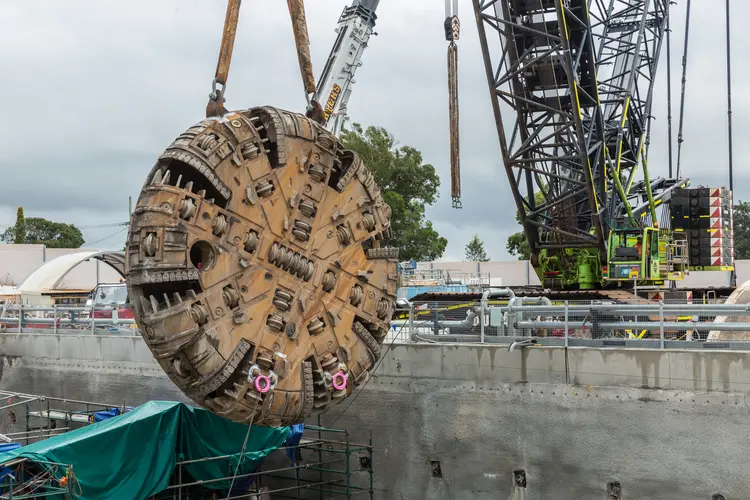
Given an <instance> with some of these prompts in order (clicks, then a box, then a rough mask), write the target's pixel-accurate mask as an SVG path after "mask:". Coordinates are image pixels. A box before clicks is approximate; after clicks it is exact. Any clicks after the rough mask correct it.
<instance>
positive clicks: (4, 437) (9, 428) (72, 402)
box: [0, 390, 129, 445]
mask: <svg viewBox="0 0 750 500" xmlns="http://www.w3.org/2000/svg"><path fill="white" fill-rule="evenodd" d="M128 408H129V407H127V406H125V405H116V404H107V403H100V402H92V401H79V400H76V399H62V398H54V397H49V396H40V395H35V394H24V393H21V392H11V391H3V390H0V443H13V442H15V443H19V444H22V445H27V444H31V443H34V442H36V441H40V440H42V439H47V438H50V437H52V436H56V435H58V434H62V433H64V432H67V431H69V430H72V429H76V428H78V427H81V426H83V425H87V424H90V423H93V422H94V420H95V415H96V414H97V413H99V412H110V411H112V410H114V409H116V410H118V411H119V413H123V412H125V411H126V409H128Z"/></svg>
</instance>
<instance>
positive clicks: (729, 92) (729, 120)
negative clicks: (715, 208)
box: [727, 0, 734, 191]
mask: <svg viewBox="0 0 750 500" xmlns="http://www.w3.org/2000/svg"><path fill="white" fill-rule="evenodd" d="M730 33H731V32H730V28H729V0H727V126H728V127H729V190H730V191H732V190H733V189H734V178H733V172H732V163H733V161H732V156H733V155H732V57H731V48H732V44H731V39H730Z"/></svg>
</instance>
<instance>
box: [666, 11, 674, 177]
mask: <svg viewBox="0 0 750 500" xmlns="http://www.w3.org/2000/svg"><path fill="white" fill-rule="evenodd" d="M667 8H669V3H667ZM667 135H668V136H669V143H668V144H669V148H668V151H669V178H670V179H671V178H672V142H673V139H672V30H671V29H670V28H669V11H667Z"/></svg>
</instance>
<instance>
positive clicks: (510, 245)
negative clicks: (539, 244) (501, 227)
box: [505, 191, 544, 260]
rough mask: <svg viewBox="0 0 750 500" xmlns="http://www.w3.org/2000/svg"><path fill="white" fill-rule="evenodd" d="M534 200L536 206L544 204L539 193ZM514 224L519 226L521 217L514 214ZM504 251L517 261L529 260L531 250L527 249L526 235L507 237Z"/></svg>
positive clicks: (520, 232) (517, 234)
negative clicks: (516, 258) (516, 223)
mask: <svg viewBox="0 0 750 500" xmlns="http://www.w3.org/2000/svg"><path fill="white" fill-rule="evenodd" d="M534 199H535V200H536V204H535V205H536V206H539V205H541V204H543V203H544V195H543V194H542V193H541V192H539V191H538V192H537V193H536V194H535V195H534ZM516 222H518V223H519V224H521V217H519V215H518V212H516ZM505 249H506V250H507V251H508V253H509V254H511V255H514V256H516V257H518V260H529V259H530V258H531V248H529V240H527V239H526V233H524V232H523V231H519V232H517V233H513V234H511V235H510V236H508V241H507V243H506V244H505Z"/></svg>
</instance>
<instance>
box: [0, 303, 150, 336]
mask: <svg viewBox="0 0 750 500" xmlns="http://www.w3.org/2000/svg"><path fill="white" fill-rule="evenodd" d="M135 329H136V322H135V319H134V318H133V311H132V309H130V308H122V309H121V308H119V307H102V306H96V307H60V306H49V307H39V306H27V305H4V306H0V332H16V333H24V332H45V333H47V332H48V333H68V332H71V333H86V332H90V333H103V332H106V333H108V334H111V333H128V334H133V333H134V330H135ZM135 333H137V332H135Z"/></svg>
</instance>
